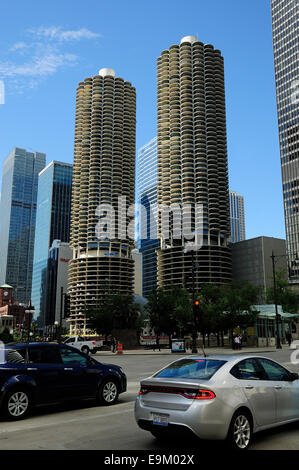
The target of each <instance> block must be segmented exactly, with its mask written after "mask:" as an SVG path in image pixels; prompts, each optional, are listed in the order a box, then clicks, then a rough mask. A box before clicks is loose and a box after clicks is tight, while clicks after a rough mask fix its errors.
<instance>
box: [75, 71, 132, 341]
mask: <svg viewBox="0 0 299 470" xmlns="http://www.w3.org/2000/svg"><path fill="white" fill-rule="evenodd" d="M135 139H136V91H135V88H134V87H133V86H132V85H131V83H129V82H126V81H124V80H123V79H122V78H119V77H115V72H114V70H112V69H109V68H104V69H101V70H100V72H99V75H97V76H95V77H92V78H86V79H85V80H84V81H83V82H80V83H79V85H78V88H77V98H76V122H75V148H74V173H73V194H72V211H71V247H72V249H73V259H72V260H71V261H70V269H69V294H70V305H71V313H72V315H71V319H70V323H71V334H75V333H76V332H78V331H79V330H81V332H83V331H84V329H85V327H86V320H85V319H84V312H85V311H86V308H89V307H91V306H94V305H97V304H98V303H99V302H100V301H101V298H102V295H103V294H104V293H106V294H107V293H108V294H109V293H111V294H112V293H116V292H118V293H123V294H130V293H133V275H134V265H133V260H132V257H131V249H132V248H134V240H133V239H131V238H129V237H128V235H127V226H128V223H129V221H130V218H129V216H128V214H127V209H128V207H129V206H130V205H131V204H134V173H135ZM104 221H106V222H107V225H106V227H105V224H104ZM99 227H101V230H100V229H99ZM105 230H108V231H107V234H106V235H105V233H104V234H103V231H105Z"/></svg>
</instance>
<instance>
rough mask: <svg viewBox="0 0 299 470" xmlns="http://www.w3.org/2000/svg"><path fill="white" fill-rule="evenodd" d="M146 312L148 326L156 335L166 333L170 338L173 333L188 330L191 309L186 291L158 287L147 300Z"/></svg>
mask: <svg viewBox="0 0 299 470" xmlns="http://www.w3.org/2000/svg"><path fill="white" fill-rule="evenodd" d="M145 308H146V311H147V312H148V314H149V319H150V325H151V327H152V328H154V330H155V332H156V333H157V334H160V333H162V332H163V333H166V334H168V336H170V335H171V334H172V333H174V332H175V331H179V333H180V334H184V332H186V331H188V330H189V329H190V323H191V322H192V307H191V302H190V295H189V293H188V291H187V290H186V289H184V288H182V287H179V286H173V287H172V288H171V289H170V290H167V291H166V290H164V289H163V288H161V287H159V288H157V289H155V290H154V291H153V292H152V293H151V295H150V296H149V298H148V303H147V305H146V307H145Z"/></svg>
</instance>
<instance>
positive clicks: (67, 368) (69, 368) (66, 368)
mask: <svg viewBox="0 0 299 470" xmlns="http://www.w3.org/2000/svg"><path fill="white" fill-rule="evenodd" d="M64 370H74V369H73V368H72V367H65V368H64Z"/></svg>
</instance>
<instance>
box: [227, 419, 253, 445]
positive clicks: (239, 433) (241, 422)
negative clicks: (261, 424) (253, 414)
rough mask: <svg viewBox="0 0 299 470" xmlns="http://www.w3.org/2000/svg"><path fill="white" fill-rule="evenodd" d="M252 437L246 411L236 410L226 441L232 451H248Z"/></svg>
mask: <svg viewBox="0 0 299 470" xmlns="http://www.w3.org/2000/svg"><path fill="white" fill-rule="evenodd" d="M251 436H252V424H251V418H250V414H249V413H248V412H247V411H246V410H238V411H236V412H235V414H234V415H233V417H232V420H231V423H230V427H229V431H228V435H227V441H228V444H229V446H230V447H231V448H232V449H234V450H246V449H248V447H249V445H250V442H251Z"/></svg>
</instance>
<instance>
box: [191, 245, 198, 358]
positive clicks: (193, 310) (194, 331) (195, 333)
mask: <svg viewBox="0 0 299 470" xmlns="http://www.w3.org/2000/svg"><path fill="white" fill-rule="evenodd" d="M191 262H192V313H193V331H192V354H197V344H196V342H197V325H196V319H195V317H196V312H195V282H194V251H193V250H192V257H191Z"/></svg>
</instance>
